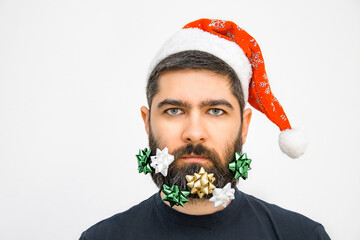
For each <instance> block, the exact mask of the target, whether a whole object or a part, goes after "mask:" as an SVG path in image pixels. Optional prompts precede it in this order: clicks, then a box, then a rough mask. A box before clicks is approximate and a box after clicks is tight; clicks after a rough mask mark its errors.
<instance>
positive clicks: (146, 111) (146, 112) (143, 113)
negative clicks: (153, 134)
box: [140, 106, 150, 136]
mask: <svg viewBox="0 0 360 240" xmlns="http://www.w3.org/2000/svg"><path fill="white" fill-rule="evenodd" d="M140 111H141V117H142V119H143V121H144V125H145V131H146V133H147V135H148V136H149V128H150V125H149V119H150V111H149V109H148V108H147V107H145V106H142V107H141V108H140Z"/></svg>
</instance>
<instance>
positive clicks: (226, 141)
mask: <svg viewBox="0 0 360 240" xmlns="http://www.w3.org/2000/svg"><path fill="white" fill-rule="evenodd" d="M239 130H240V123H239V122H238V121H226V122H223V123H217V124H213V125H212V126H211V127H210V130H209V132H211V139H212V142H213V143H212V144H213V145H214V146H215V149H218V153H219V154H220V156H221V158H222V159H223V158H224V157H225V154H226V151H227V150H228V148H229V147H233V145H234V143H235V141H236V139H237V137H238V134H239Z"/></svg>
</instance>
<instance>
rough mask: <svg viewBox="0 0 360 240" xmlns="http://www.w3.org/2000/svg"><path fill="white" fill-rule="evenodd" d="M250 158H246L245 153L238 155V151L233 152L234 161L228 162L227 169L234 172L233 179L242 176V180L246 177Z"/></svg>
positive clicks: (249, 168)
mask: <svg viewBox="0 0 360 240" xmlns="http://www.w3.org/2000/svg"><path fill="white" fill-rule="evenodd" d="M251 161H252V160H251V159H248V158H247V156H246V153H244V154H243V155H241V156H240V153H238V152H235V161H234V162H231V163H229V169H230V170H231V171H233V172H235V179H238V178H239V177H242V178H243V179H244V180H246V179H247V178H248V170H251V167H250V163H251Z"/></svg>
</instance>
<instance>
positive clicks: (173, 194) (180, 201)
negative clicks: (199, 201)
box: [162, 184, 190, 207]
mask: <svg viewBox="0 0 360 240" xmlns="http://www.w3.org/2000/svg"><path fill="white" fill-rule="evenodd" d="M163 193H164V194H165V196H164V197H163V198H162V200H164V201H168V202H169V203H170V206H171V207H173V206H174V205H176V206H179V205H181V206H182V207H184V203H186V202H188V201H189V200H188V199H187V196H189V194H190V192H189V191H180V189H179V186H177V185H173V186H172V187H169V186H167V185H166V184H164V185H163Z"/></svg>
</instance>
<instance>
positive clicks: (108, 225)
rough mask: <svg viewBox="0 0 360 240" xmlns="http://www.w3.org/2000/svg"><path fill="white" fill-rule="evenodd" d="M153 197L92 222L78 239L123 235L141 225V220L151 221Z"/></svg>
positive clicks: (93, 239)
mask: <svg viewBox="0 0 360 240" xmlns="http://www.w3.org/2000/svg"><path fill="white" fill-rule="evenodd" d="M153 198H154V195H153V196H152V197H150V198H148V199H146V200H144V201H142V202H141V203H139V204H137V205H135V206H133V207H131V208H130V209H128V210H126V211H124V212H121V213H118V214H115V215H113V216H112V217H109V218H107V219H104V220H102V221H100V222H98V223H96V224H94V225H93V226H91V227H90V228H89V229H87V230H86V231H84V232H83V233H82V235H81V237H80V240H97V239H99V240H100V239H101V240H104V239H109V240H110V239H119V237H124V235H126V234H127V233H129V232H132V229H135V228H137V227H138V226H139V225H141V222H147V221H151V217H153V211H154V209H153Z"/></svg>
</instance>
